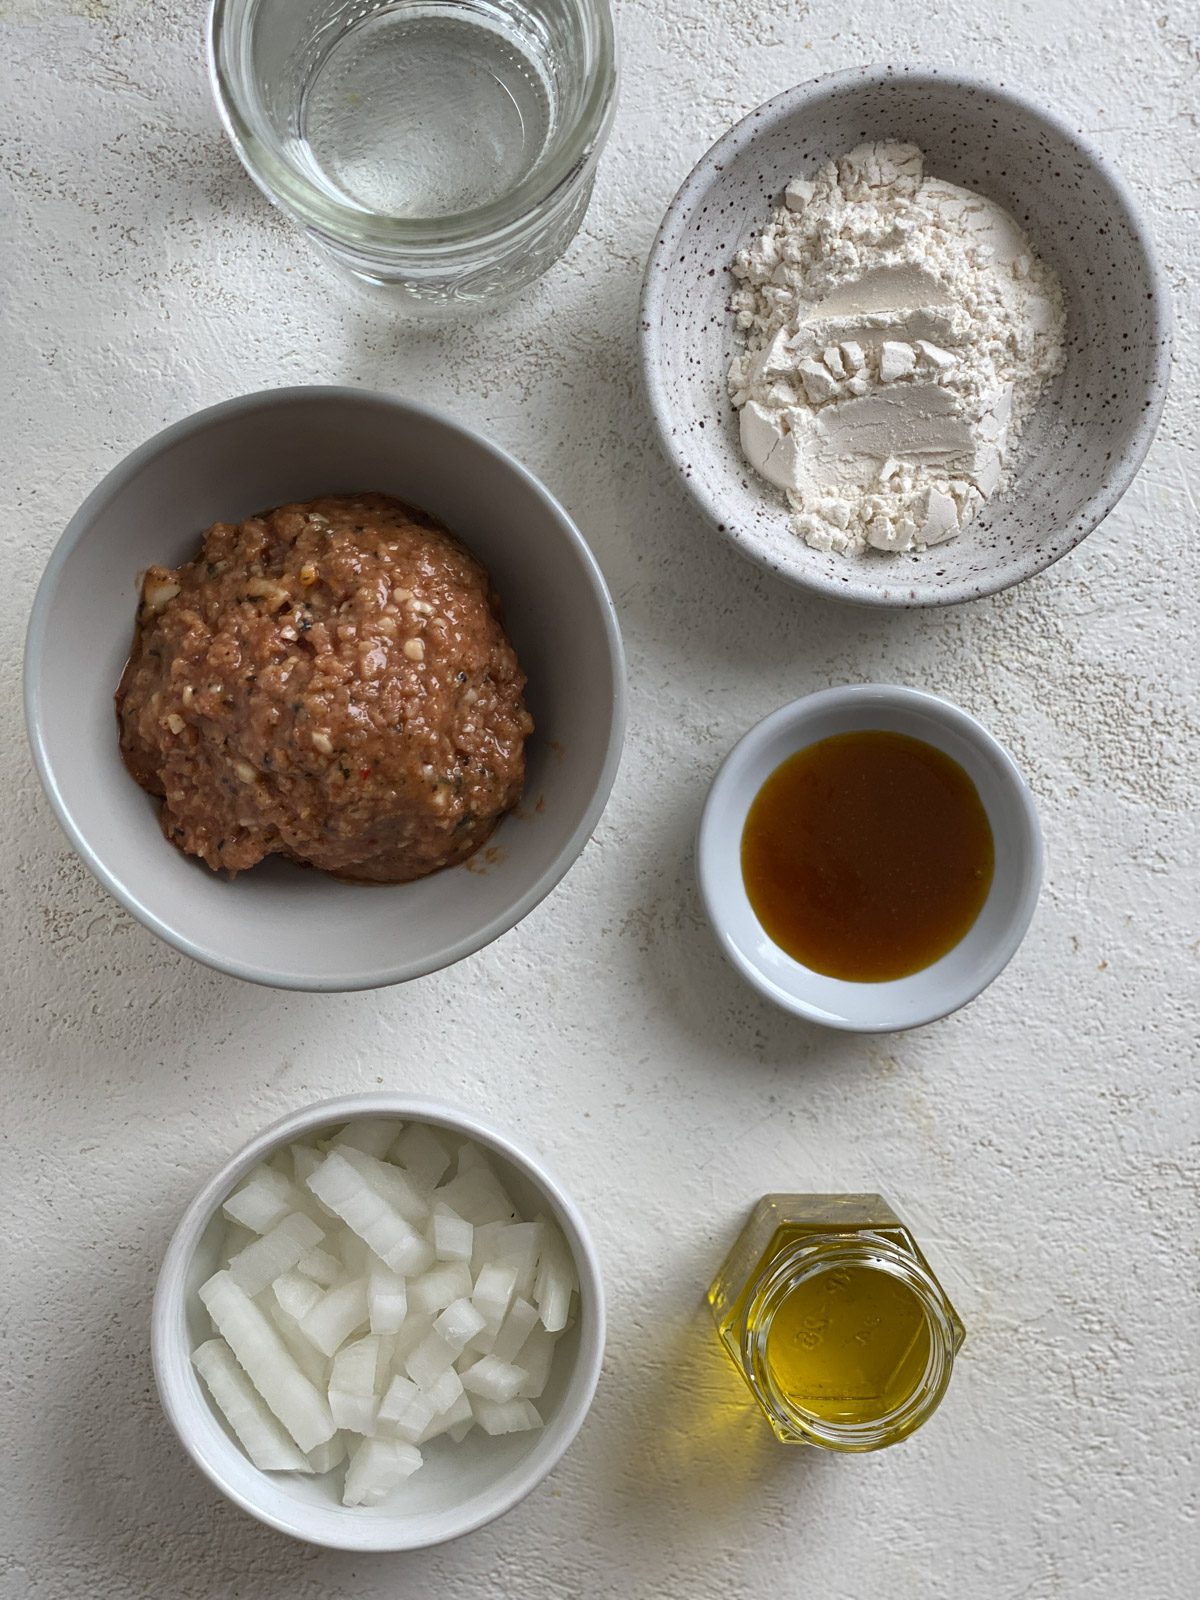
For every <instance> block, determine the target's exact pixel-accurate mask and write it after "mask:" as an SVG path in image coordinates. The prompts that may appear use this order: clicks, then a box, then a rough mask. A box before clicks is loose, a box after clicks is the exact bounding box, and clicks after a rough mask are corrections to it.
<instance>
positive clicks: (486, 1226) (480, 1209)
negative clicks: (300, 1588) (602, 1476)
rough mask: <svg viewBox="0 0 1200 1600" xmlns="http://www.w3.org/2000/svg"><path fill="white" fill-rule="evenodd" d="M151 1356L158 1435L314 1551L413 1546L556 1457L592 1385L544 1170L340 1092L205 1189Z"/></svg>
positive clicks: (574, 1270) (500, 1508)
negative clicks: (161, 1424) (174, 1436)
mask: <svg viewBox="0 0 1200 1600" xmlns="http://www.w3.org/2000/svg"><path fill="white" fill-rule="evenodd" d="M152 1349H153V1359H154V1372H155V1377H156V1379H157V1382H158V1389H159V1394H160V1396H161V1398H162V1403H163V1407H164V1409H165V1411H166V1413H167V1417H168V1419H169V1420H170V1422H171V1424H172V1426H173V1427H174V1428H175V1431H176V1432H177V1433H178V1435H179V1437H180V1439H181V1441H182V1442H183V1445H184V1447H185V1448H186V1450H187V1451H188V1453H189V1455H190V1456H191V1457H192V1459H193V1461H195V1463H196V1465H197V1466H198V1467H199V1468H200V1470H201V1471H202V1472H203V1473H204V1474H205V1476H206V1477H208V1478H209V1480H210V1481H211V1482H212V1483H213V1484H215V1485H216V1487H217V1488H218V1489H220V1490H221V1491H222V1492H223V1493H224V1494H226V1495H227V1496H228V1497H229V1498H230V1499H231V1500H232V1501H234V1503H235V1504H236V1505H239V1506H241V1507H242V1509H243V1510H245V1511H248V1512H249V1513H250V1514H251V1515H252V1516H255V1517H258V1518H259V1519H260V1520H261V1521H262V1522H265V1523H267V1524H269V1525H270V1526H271V1527H274V1528H278V1529H279V1530H280V1531H281V1532H283V1533H288V1534H291V1535H292V1536H293V1537H295V1538H298V1539H304V1540H307V1541H308V1542H310V1543H312V1544H319V1545H326V1546H328V1547H330V1548H333V1549H342V1550H360V1551H399V1550H415V1549H420V1548H422V1547H424V1546H427V1545H433V1544H440V1543H442V1542H443V1541H445V1540H447V1539H454V1538H457V1537H459V1536H460V1535H461V1534H464V1533H469V1532H471V1531H472V1530H473V1529H475V1528H479V1527H482V1526H483V1525H484V1524H485V1523H488V1522H491V1521H492V1520H493V1519H494V1518H495V1517H498V1516H500V1515H502V1514H503V1513H504V1512H505V1511H508V1510H509V1509H510V1508H511V1507H512V1506H514V1505H516V1504H517V1503H518V1501H520V1500H521V1499H523V1498H524V1496H525V1495H527V1494H528V1493H529V1492H530V1490H531V1489H533V1488H534V1487H535V1486H536V1485H537V1484H538V1483H540V1481H541V1480H542V1479H543V1478H544V1477H545V1476H546V1475H547V1474H548V1473H549V1472H550V1471H551V1470H552V1468H553V1467H554V1466H555V1464H556V1463H557V1462H558V1460H559V1458H560V1457H561V1456H562V1455H563V1453H564V1451H565V1450H566V1449H567V1448H568V1446H569V1445H570V1443H571V1441H572V1440H573V1439H574V1437H575V1435H576V1434H577V1433H578V1431H579V1429H580V1427H581V1426H582V1423H583V1419H584V1417H585V1416H586V1415H587V1411H588V1408H589V1406H590V1405H591V1401H592V1396H593V1395H594V1393H595V1390H596V1384H597V1381H598V1379H599V1375H600V1364H601V1359H602V1356H603V1352H604V1291H603V1285H602V1281H601V1276H600V1269H599V1264H598V1262H597V1259H596V1253H595V1250H594V1247H593V1245H592V1243H591V1240H590V1238H589V1236H588V1233H587V1229H586V1227H585V1225H584V1223H583V1220H582V1218H581V1217H580V1215H579V1213H578V1211H577V1210H576V1208H575V1206H574V1205H573V1203H572V1202H571V1200H570V1198H569V1197H568V1196H567V1194H566V1193H565V1192H564V1190H563V1189H562V1188H561V1187H560V1185H559V1184H558V1182H557V1181H556V1180H555V1178H554V1177H553V1176H552V1175H551V1174H550V1172H549V1171H548V1170H547V1169H546V1167H545V1165H544V1163H543V1162H542V1161H541V1159H540V1158H539V1157H537V1156H535V1155H533V1154H532V1153H531V1152H529V1151H528V1150H525V1149H522V1148H521V1147H520V1146H518V1145H516V1144H514V1143H513V1141H512V1140H511V1139H510V1138H509V1137H508V1136H507V1135H505V1134H503V1133H501V1132H499V1131H498V1130H497V1129H495V1128H493V1127H491V1126H490V1125H489V1124H487V1123H486V1122H483V1121H481V1120H480V1119H478V1118H476V1117H474V1116H472V1115H471V1114H469V1113H466V1112H461V1111H457V1110H451V1109H449V1108H448V1107H445V1106H440V1105H437V1104H434V1103H432V1102H427V1101H422V1100H416V1099H412V1098H409V1097H407V1096H404V1095H396V1094H386V1093H383V1094H364V1095H353V1096H347V1097H345V1098H343V1099H338V1100H329V1101H325V1102H323V1103H321V1104H318V1105H313V1106H309V1107H306V1108H305V1109H304V1110H301V1111H296V1112H293V1113H292V1114H291V1115H290V1116H287V1117H285V1118H283V1120H282V1121H280V1122H277V1123H276V1124H275V1125H274V1126H273V1127H271V1128H268V1129H267V1130H266V1131H265V1132H264V1133H262V1134H260V1135H259V1136H258V1138H256V1139H254V1140H253V1141H252V1142H251V1143H250V1144H248V1145H247V1146H246V1148H245V1149H244V1150H242V1151H241V1152H240V1153H239V1154H238V1155H236V1156H235V1157H234V1158H233V1159H232V1160H231V1161H230V1162H228V1163H227V1164H226V1165H225V1166H224V1167H222V1169H221V1170H220V1171H219V1172H218V1173H216V1174H215V1176H214V1177H212V1178H211V1179H210V1180H209V1182H208V1183H206V1184H205V1186H204V1188H203V1189H202V1190H201V1191H200V1193H199V1194H198V1195H197V1196H196V1198H195V1200H193V1202H192V1204H191V1205H190V1206H189V1207H188V1210H187V1212H186V1213H185V1215H184V1217H183V1220H182V1221H181V1222H180V1224H179V1227H178V1228H177V1230H176V1232H175V1235H174V1237H173V1239H172V1240H171V1244H170V1247H169V1248H168V1250H167V1254H166V1258H165V1260H164V1262H163V1266H162V1271H161V1274H160V1276H159V1282H158V1287H157V1290H156V1293H155V1298H154V1313H153V1329H152ZM252 1457H253V1459H252Z"/></svg>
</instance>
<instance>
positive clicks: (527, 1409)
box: [471, 1399, 542, 1435]
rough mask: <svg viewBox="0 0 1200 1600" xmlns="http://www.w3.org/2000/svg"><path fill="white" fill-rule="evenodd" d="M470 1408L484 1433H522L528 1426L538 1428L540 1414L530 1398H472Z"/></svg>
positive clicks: (540, 1423) (540, 1421)
mask: <svg viewBox="0 0 1200 1600" xmlns="http://www.w3.org/2000/svg"><path fill="white" fill-rule="evenodd" d="M471 1410H472V1411H473V1412H474V1414H475V1420H476V1422H477V1423H478V1424H479V1426H480V1427H481V1428H482V1429H483V1431H484V1433H490V1434H493V1435H494V1434H499V1433H524V1432H525V1431H526V1429H528V1428H540V1427H541V1425H542V1419H541V1415H540V1413H539V1412H538V1409H537V1407H536V1406H535V1405H534V1404H533V1402H532V1401H530V1400H507V1401H504V1402H503V1403H500V1402H497V1401H495V1400H478V1399H476V1400H472V1401H471Z"/></svg>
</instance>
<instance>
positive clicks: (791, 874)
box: [742, 729, 995, 983]
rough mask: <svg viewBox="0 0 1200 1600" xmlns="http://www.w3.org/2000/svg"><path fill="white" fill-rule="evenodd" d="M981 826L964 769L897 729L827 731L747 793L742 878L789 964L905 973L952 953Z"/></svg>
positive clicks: (979, 877) (982, 837)
mask: <svg viewBox="0 0 1200 1600" xmlns="http://www.w3.org/2000/svg"><path fill="white" fill-rule="evenodd" d="M994 863H995V850H994V845H993V840H992V829H991V824H990V823H989V822H988V817H987V812H986V811H985V809H984V806H983V802H982V801H981V800H980V798H979V793H978V791H977V789H976V788H975V785H974V783H973V782H972V781H971V779H970V777H969V776H968V775H967V773H966V772H965V771H964V770H963V768H962V767H961V766H960V765H959V764H958V762H957V761H955V760H953V759H952V758H951V757H950V756H948V755H946V754H945V752H944V751H941V750H938V749H936V748H935V747H934V746H933V745H931V744H926V743H925V741H924V740H922V739H914V738H911V737H910V736H909V735H907V734H902V733H889V732H885V731H883V730H878V729H865V730H862V731H858V732H853V733H840V734H835V735H834V736H833V737H832V738H829V739H821V740H818V742H817V743H816V744H812V745H809V746H808V747H807V748H806V749H804V750H800V751H797V753H796V754H795V755H794V756H790V757H789V758H788V759H787V760H786V761H784V762H783V763H782V764H781V765H780V766H779V767H777V768H776V769H775V771H774V772H773V773H772V774H771V776H770V777H769V778H768V779H767V781H766V782H765V783H764V784H763V786H762V788H761V789H760V790H759V792H758V794H757V795H756V796H755V798H754V801H753V804H752V805H751V807H750V811H749V814H748V815H747V817H746V824H745V828H744V829H743V832H742V877H743V880H744V882H745V885H746V893H747V895H748V896H749V899H750V904H751V905H752V906H753V908H754V912H755V915H756V916H757V917H758V920H759V921H760V922H761V923H762V925H763V928H764V929H765V930H766V932H767V934H768V935H769V936H770V938H771V939H772V940H773V941H774V943H775V944H777V945H778V946H779V947H780V948H781V949H782V950H785V951H786V952H787V954H788V955H790V956H791V957H792V958H793V959H794V960H796V961H799V962H801V963H802V964H803V965H804V966H806V967H809V968H811V969H812V970H813V971H814V972H820V973H823V974H824V975H825V976H827V977H831V978H842V979H845V980H848V981H850V982H858V983H884V982H887V981H888V980H890V979H895V978H906V977H908V976H909V975H910V974H911V973H914V972H919V971H920V970H921V969H922V968H923V967H928V966H930V965H932V963H933V962H935V961H937V960H939V959H940V958H941V957H942V956H944V955H945V954H946V953H947V951H949V950H952V949H953V948H954V946H955V945H956V944H957V943H958V942H959V940H960V939H962V938H963V936H964V935H965V934H966V933H967V932H968V931H969V930H970V928H971V925H972V924H973V923H974V921H975V919H976V917H977V916H978V915H979V913H980V911H981V910H982V909H983V905H984V902H985V901H986V899H987V897H988V891H989V890H990V888H991V884H992V872H993V868H994Z"/></svg>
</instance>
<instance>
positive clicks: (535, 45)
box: [209, 0, 616, 302]
mask: <svg viewBox="0 0 1200 1600" xmlns="http://www.w3.org/2000/svg"><path fill="white" fill-rule="evenodd" d="M209 61H210V67H211V72H212V81H213V90H214V93H215V95H216V98H217V105H218V107H219V108H220V112H221V116H222V118H223V120H224V123H225V127H226V130H227V131H228V133H229V136H230V138H231V139H232V140H233V143H234V146H235V148H236V149H237V152H238V155H239V156H240V157H241V160H242V163H243V165H244V166H245V167H246V170H247V171H248V172H249V174H250V176H251V177H252V178H253V179H254V181H255V183H257V184H258V186H259V188H260V189H261V190H262V191H263V193H264V194H266V195H267V197H268V198H269V199H270V200H273V201H274V202H275V204H276V205H278V206H280V207H281V208H282V209H283V210H284V211H285V212H287V214H288V215H289V216H291V217H292V218H293V219H294V220H295V221H296V222H298V223H299V224H300V226H301V227H302V228H304V229H305V231H306V232H307V233H308V234H309V235H310V236H312V237H313V238H314V239H316V240H317V241H318V242H319V243H320V244H322V245H323V246H324V247H325V248H326V249H327V250H328V251H329V252H330V253H331V254H332V255H333V256H334V257H335V258H336V259H337V260H339V261H340V262H341V263H342V264H343V265H344V266H346V267H348V268H349V269H350V270H351V271H352V272H354V273H356V274H357V275H358V276H359V277H360V278H363V279H366V280H368V281H369V282H372V283H378V284H386V285H392V286H395V287H396V288H398V289H400V290H402V291H404V292H405V293H406V294H407V295H409V296H411V297H413V298H414V299H417V300H425V301H432V302H447V301H478V300H486V299H490V298H492V297H494V296H498V295H504V294H508V293H511V292H512V291H514V290H516V289H520V288H522V287H523V286H524V285H526V284H528V283H531V282H532V281H533V280H534V279H535V278H537V277H538V276H540V274H541V273H543V272H544V271H545V270H546V268H547V267H549V266H550V265H551V263H552V262H554V261H556V260H557V259H558V257H559V256H560V255H561V254H562V253H563V251H564V250H565V249H566V247H567V245H568V244H569V243H570V242H571V240H572V238H574V236H575V233H576V231H577V230H578V228H579V224H580V223H581V222H582V221H583V215H584V212H585V211H586V210H587V205H588V201H589V199H590V198H591V192H592V183H593V180H594V177H595V171H596V162H597V161H598V159H599V156H600V151H601V149H602V147H603V145H604V141H605V139H606V138H607V136H608V130H609V126H610V124H611V122H612V112H613V102H614V93H615V88H616V56H615V45H614V33H613V19H612V12H611V9H610V7H609V0H213V7H212V13H211V17H210V32H209Z"/></svg>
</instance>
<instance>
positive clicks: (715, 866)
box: [696, 684, 1042, 1033]
mask: <svg viewBox="0 0 1200 1600" xmlns="http://www.w3.org/2000/svg"><path fill="white" fill-rule="evenodd" d="M867 728H872V729H874V728H880V729H885V730H887V731H889V732H892V733H904V734H908V735H910V736H911V737H912V738H915V739H923V740H924V741H925V743H926V744H931V745H934V746H935V747H936V748H937V749H938V750H942V751H944V752H945V753H946V754H947V755H948V756H951V757H952V758H953V759H954V760H955V761H957V762H958V764H959V765H960V766H961V767H962V768H963V769H964V770H965V771H966V773H967V775H968V777H969V778H970V779H971V781H972V783H974V785H975V787H976V789H977V790H978V792H979V798H980V799H981V800H982V802H983V806H984V809H985V811H986V812H987V815H988V821H989V823H990V824H991V828H992V837H993V840H994V843H995V852H996V856H995V870H994V873H993V877H992V887H991V890H990V892H989V894H988V897H987V899H986V900H985V901H984V904H983V909H982V910H981V911H980V913H979V915H978V917H977V918H976V919H975V922H974V923H973V925H972V927H971V929H970V931H969V932H968V933H967V934H966V935H964V937H963V938H962V939H961V940H960V941H959V942H958V944H956V945H955V946H954V948H953V949H952V950H950V951H948V952H947V953H946V954H945V955H944V956H942V958H941V959H940V960H939V961H935V962H934V963H933V964H932V966H928V967H925V968H923V969H922V970H921V971H920V972H914V973H912V974H911V976H909V977H907V978H897V979H895V980H893V981H891V982H888V983H849V982H846V981H845V980H844V979H841V978H828V977H826V976H825V975H824V974H823V973H819V972H814V971H812V969H811V968H809V967H805V966H803V965H801V963H800V962H799V961H795V960H793V958H792V957H791V956H789V955H788V954H787V953H786V952H785V951H783V950H781V949H780V948H779V946H778V945H777V944H775V942H774V941H773V940H772V939H771V938H770V937H769V936H768V935H767V933H766V931H765V929H764V928H763V926H762V924H761V923H760V922H759V920H758V918H757V916H755V914H754V909H753V907H752V906H751V904H750V900H749V897H748V896H747V894H746V886H745V883H744V881H743V879H742V866H741V843H742V830H743V828H744V827H745V824H746V815H747V813H748V811H749V810H750V806H751V804H752V803H753V800H754V797H755V795H756V794H757V793H758V791H759V789H761V787H762V785H763V784H764V783H765V782H766V780H767V779H768V778H769V777H770V775H771V774H772V773H773V772H774V771H775V769H776V767H778V766H779V765H780V763H781V762H783V761H786V760H787V759H788V757H789V756H792V755H795V753H796V752H797V751H798V750H803V749H806V748H807V746H809V745H811V744H815V743H816V742H817V741H818V740H820V739H828V738H830V737H831V736H832V735H834V734H838V733H848V732H851V731H855V730H860V729H867ZM696 864H697V870H698V872H699V876H700V893H701V896H702V898H703V901H704V909H705V911H706V912H707V914H708V920H709V922H710V923H711V924H712V927H713V931H714V932H715V933H716V935H717V940H718V942H719V944H720V946H721V949H722V950H723V951H724V953H725V955H726V956H727V957H728V959H729V960H730V962H732V964H733V966H734V967H735V968H736V969H737V971H738V972H740V973H741V975H742V977H743V978H745V979H746V981H747V982H748V983H750V984H751V985H753V987H754V988H755V989H757V990H758V991H759V993H760V994H762V995H765V996H766V998H767V999H768V1000H772V1001H774V1003H775V1004H776V1005H777V1006H782V1007H783V1009H784V1010H785V1011H791V1012H793V1013H794V1014H795V1015H796V1016H798V1017H807V1018H808V1020H809V1021H810V1022H819V1023H821V1024H823V1025H824V1026H825V1027H827V1028H844V1029H847V1030H848V1031H850V1032H854V1033H893V1032H898V1031H899V1030H901V1029H903V1028H918V1027H920V1026H921V1025H922V1024H923V1023H926V1022H936V1021H937V1020H938V1018H939V1017H945V1016H948V1015H949V1014H950V1012H952V1011H957V1010H958V1008H959V1007H960V1006H964V1005H966V1004H967V1002H968V1001H969V1000H973V999H974V998H975V996H976V995H977V994H979V993H981V992H982V990H984V989H986V988H987V986H988V984H989V983H991V981H992V980H993V978H995V977H997V976H998V975H999V974H1000V973H1001V972H1002V971H1003V970H1004V968H1005V967H1006V966H1007V965H1008V963H1009V961H1010V960H1011V959H1012V957H1013V955H1014V954H1015V953H1016V949H1017V946H1018V945H1019V944H1020V943H1021V940H1022V939H1023V938H1024V937H1025V931H1026V929H1027V928H1028V927H1029V922H1030V918H1031V917H1032V916H1033V909H1034V906H1035V905H1036V904H1037V897H1038V890H1039V888H1040V887H1041V881H1042V833H1041V828H1040V827H1039V825H1038V818H1037V811H1036V809H1035V808H1034V802H1033V796H1032V795H1031V794H1030V792H1029V788H1028V786H1027V785H1026V783H1025V780H1024V779H1023V778H1022V776H1021V774H1020V772H1018V770H1017V768H1016V766H1015V764H1014V762H1013V759H1012V757H1011V756H1010V755H1009V754H1008V752H1007V751H1006V750H1005V749H1004V748H1003V746H1001V745H1000V744H998V743H997V742H996V740H995V739H994V738H993V737H992V735H991V734H990V733H988V731H987V730H986V728H983V727H981V725H980V724H979V723H978V722H976V721H975V719H974V717H970V716H968V715H967V713H966V712H965V711H960V710H959V709H958V707H957V706H952V705H950V704H949V703H948V702H947V701H945V700H940V699H938V697H937V696H936V695H932V694H925V693H924V692H923V691H922V690H920V689H904V688H899V687H896V686H892V685H887V684H852V685H850V686H848V687H845V688H839V689H824V690H822V691H821V692H820V693H819V694H811V695H808V696H807V697H806V698H805V699H803V700H795V701H793V702H792V704H791V705H788V706H784V707H783V708H782V709H781V710H779V711H776V712H774V713H773V714H772V715H771V716H769V717H767V718H765V719H764V720H763V721H762V722H760V723H759V724H758V725H757V726H756V727H754V728H751V730H750V732H749V733H748V734H746V736H745V737H744V738H743V739H742V740H741V741H740V742H739V743H738V744H736V745H735V746H734V748H733V749H732V750H731V751H730V753H729V755H728V756H727V757H726V758H725V761H724V763H723V765H722V767H721V769H720V771H719V772H718V773H717V776H716V777H715V779H714V780H713V785H712V788H711V789H710V790H709V794H708V799H707V801H706V802H705V806H704V813H703V816H702V817H701V819H700V837H699V843H698V846H697V852H696Z"/></svg>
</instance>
